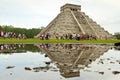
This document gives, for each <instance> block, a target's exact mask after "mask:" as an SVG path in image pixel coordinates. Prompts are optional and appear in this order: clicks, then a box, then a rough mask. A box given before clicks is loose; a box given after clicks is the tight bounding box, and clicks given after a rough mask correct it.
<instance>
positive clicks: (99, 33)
mask: <svg viewBox="0 0 120 80" xmlns="http://www.w3.org/2000/svg"><path fill="white" fill-rule="evenodd" d="M96 17H97V16H96ZM47 33H49V34H50V35H51V37H52V38H55V37H56V35H57V36H59V37H61V36H63V35H66V34H67V35H68V34H72V35H76V34H79V35H85V34H88V35H90V36H95V37H96V38H97V39H113V36H112V34H110V33H109V32H108V31H106V30H105V29H104V28H102V27H101V26H100V25H99V24H97V23H96V22H95V21H94V20H92V19H91V18H90V17H89V16H88V15H86V14H85V13H84V12H82V11H81V6H80V5H75V4H65V5H63V6H62V7H61V8H60V13H59V14H58V15H57V16H56V17H55V18H54V19H53V20H52V21H51V22H50V23H49V24H48V25H47V27H46V28H44V29H43V30H42V31H41V32H40V33H39V34H38V35H36V36H35V37H36V38H39V37H40V35H41V34H44V35H45V34H47Z"/></svg>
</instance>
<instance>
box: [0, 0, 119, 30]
mask: <svg viewBox="0 0 120 80" xmlns="http://www.w3.org/2000/svg"><path fill="white" fill-rule="evenodd" d="M66 3H72V4H77V5H81V8H82V11H83V12H85V13H86V14H87V15H88V16H89V17H90V18H92V19H93V20H94V21H97V23H98V24H100V25H101V26H103V27H104V28H105V29H107V30H109V28H114V26H119V25H120V18H119V17H120V15H119V14H120V1H119V0H118V1H116V0H0V24H10V25H13V26H23V27H24V26H25V27H26V28H32V27H33V26H36V27H40V26H46V25H48V24H49V22H51V20H53V19H54V17H56V16H57V15H58V14H59V13H60V7H61V6H63V5H64V4H66ZM113 24H114V25H113ZM107 26H110V27H107ZM117 30H120V28H118V29H117ZM115 31H116V30H115ZM115 31H111V32H115Z"/></svg>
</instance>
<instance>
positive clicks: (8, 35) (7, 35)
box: [0, 31, 26, 39]
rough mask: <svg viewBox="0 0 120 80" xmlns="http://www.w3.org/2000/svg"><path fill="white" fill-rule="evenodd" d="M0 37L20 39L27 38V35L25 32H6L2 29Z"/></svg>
mask: <svg viewBox="0 0 120 80" xmlns="http://www.w3.org/2000/svg"><path fill="white" fill-rule="evenodd" d="M0 38H18V39H25V38H26V35H25V34H20V33H19V34H16V33H13V32H4V31H0Z"/></svg>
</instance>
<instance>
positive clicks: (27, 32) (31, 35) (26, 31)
mask: <svg viewBox="0 0 120 80" xmlns="http://www.w3.org/2000/svg"><path fill="white" fill-rule="evenodd" d="M0 30H1V31H4V32H13V33H16V34H25V35H26V37H27V38H34V36H35V35H37V34H38V33H40V31H41V29H40V28H32V29H26V28H15V27H14V26H11V25H2V26H1V25H0Z"/></svg>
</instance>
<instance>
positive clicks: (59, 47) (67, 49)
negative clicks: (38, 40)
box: [37, 44, 109, 78]
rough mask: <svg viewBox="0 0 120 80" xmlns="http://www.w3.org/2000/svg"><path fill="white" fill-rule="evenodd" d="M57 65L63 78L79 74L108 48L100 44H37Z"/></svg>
mask: <svg viewBox="0 0 120 80" xmlns="http://www.w3.org/2000/svg"><path fill="white" fill-rule="evenodd" d="M37 46H38V47H39V48H40V49H41V50H42V52H44V53H45V54H46V55H47V56H48V57H49V58H50V59H51V60H52V61H53V62H56V65H57V67H58V68H59V71H60V73H61V75H62V76H64V77H65V78H70V77H77V76H80V69H84V68H85V67H86V66H88V64H91V63H92V62H93V61H95V60H96V59H97V58H99V57H100V56H101V55H103V54H104V53H105V52H107V51H108V50H109V47H106V46H101V45H82V44H39V45H38V44H37Z"/></svg>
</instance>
